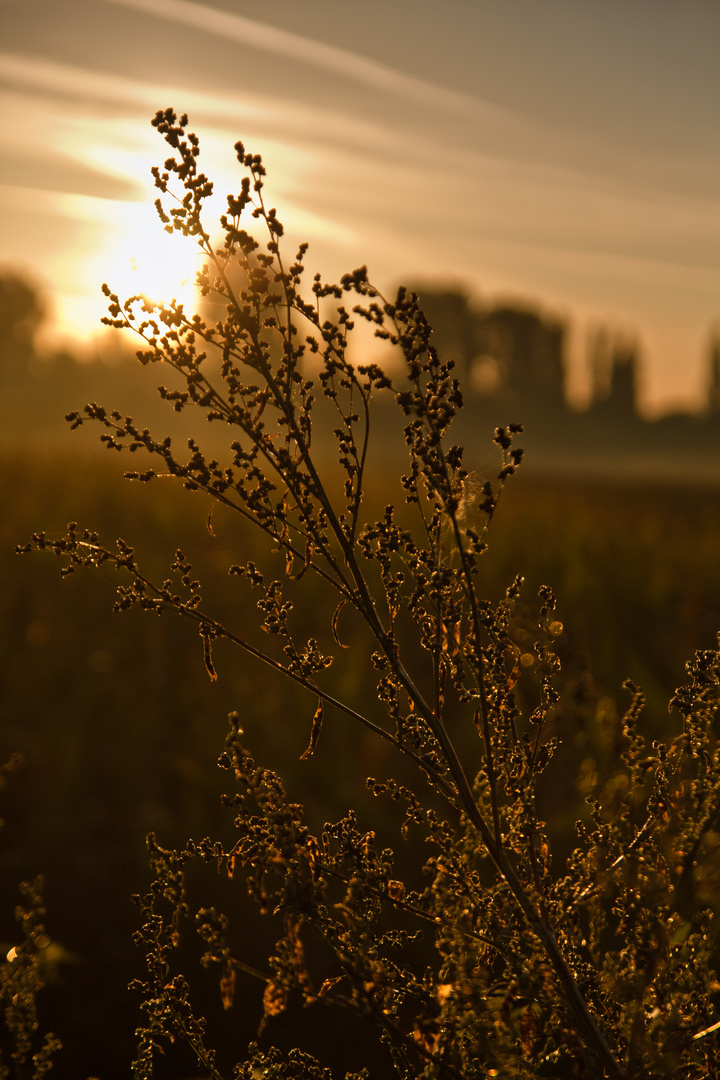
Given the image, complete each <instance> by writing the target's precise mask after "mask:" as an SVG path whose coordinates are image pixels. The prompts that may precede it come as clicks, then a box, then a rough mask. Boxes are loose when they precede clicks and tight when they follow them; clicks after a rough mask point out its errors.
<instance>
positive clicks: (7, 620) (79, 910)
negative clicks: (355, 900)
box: [0, 452, 720, 1080]
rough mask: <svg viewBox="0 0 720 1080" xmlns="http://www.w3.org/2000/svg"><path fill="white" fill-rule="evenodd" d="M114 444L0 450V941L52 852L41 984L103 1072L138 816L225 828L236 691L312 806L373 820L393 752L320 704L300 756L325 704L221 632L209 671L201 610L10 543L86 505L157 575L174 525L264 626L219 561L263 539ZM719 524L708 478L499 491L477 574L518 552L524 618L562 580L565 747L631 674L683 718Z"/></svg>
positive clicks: (113, 1032)
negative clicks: (129, 465) (225, 769)
mask: <svg viewBox="0 0 720 1080" xmlns="http://www.w3.org/2000/svg"><path fill="white" fill-rule="evenodd" d="M122 466H123V463H122V462H119V461H118V458H117V456H115V455H113V456H112V459H110V457H109V455H106V456H105V459H103V458H102V455H101V454H100V452H98V454H97V456H96V458H86V457H76V458H73V457H69V456H68V457H65V458H63V457H59V456H57V455H55V456H51V455H49V454H48V455H44V456H38V457H33V456H32V455H27V454H24V455H21V456H17V457H13V456H12V455H11V454H7V453H6V454H5V456H4V458H3V460H2V462H1V463H0V496H1V498H2V505H3V513H2V516H1V517H0V541H1V542H0V573H1V574H2V605H1V608H0V642H1V648H2V656H3V664H2V668H1V669H0V670H1V672H2V673H1V674H0V679H1V680H2V698H1V700H2V710H3V715H2V728H1V730H0V752H1V756H2V758H3V760H4V759H6V758H7V757H9V755H10V754H11V753H13V752H17V751H19V752H21V753H22V754H23V756H24V758H25V766H24V768H23V769H22V770H21V771H20V772H18V773H17V774H16V775H14V776H13V777H11V778H10V780H9V782H8V785H7V787H6V788H5V789H4V790H3V792H2V800H3V805H2V809H1V811H0V812H1V814H2V817H3V818H4V819H5V827H4V828H3V830H2V833H1V834H0V841H1V843H2V848H1V850H0V876H1V878H2V881H3V890H2V893H3V905H2V911H1V912H0V940H4V941H12V940H13V935H14V927H13V922H12V908H13V904H14V897H13V890H14V888H15V884H16V883H17V882H19V881H20V880H23V879H27V878H31V877H34V876H35V875H36V874H38V873H43V874H45V877H46V882H47V887H46V898H47V904H48V908H49V918H48V924H49V929H50V932H51V934H52V935H53V937H54V938H55V939H56V940H57V941H58V943H59V944H60V945H61V946H62V949H63V950H64V961H63V962H62V963H61V964H60V965H59V966H58V968H57V971H56V972H55V973H54V976H53V978H54V983H53V985H52V986H51V989H50V990H49V992H48V995H47V1000H46V1002H45V1008H46V1009H47V1012H48V1020H49V1022H50V1023H51V1024H52V1025H53V1026H54V1027H55V1029H56V1030H57V1031H58V1033H59V1034H60V1035H61V1037H62V1038H63V1041H64V1042H65V1043H66V1047H67V1049H66V1052H65V1054H64V1055H63V1057H62V1058H61V1059H60V1061H59V1062H58V1066H57V1075H58V1076H65V1075H67V1076H68V1077H70V1076H73V1077H77V1076H85V1075H98V1076H103V1077H104V1078H107V1080H113V1078H114V1077H115V1076H117V1077H120V1076H121V1075H123V1076H124V1075H126V1071H127V1062H128V1060H129V1057H130V1054H131V1047H132V1030H133V1026H134V1022H135V1012H134V1001H133V998H132V997H131V996H130V995H128V994H127V993H126V992H125V985H126V983H127V981H128V979H130V978H131V977H132V976H133V975H139V974H141V972H140V970H139V966H138V961H137V959H136V957H135V954H134V949H133V945H132V943H131V934H132V931H133V929H134V928H135V926H136V921H135V920H136V916H135V910H134V908H133V906H132V905H131V903H130V900H129V896H130V894H131V893H132V892H134V891H140V890H142V889H143V888H144V886H145V884H146V881H147V873H146V868H145V851H144V837H145V834H146V833H147V832H148V831H149V830H151V829H152V830H155V831H156V832H157V833H158V836H159V838H160V839H161V841H162V842H172V843H177V842H182V841H184V840H185V839H186V838H187V837H188V836H191V835H192V836H195V837H201V836H204V835H213V836H218V835H222V834H223V830H226V831H228V832H229V831H230V830H229V829H228V826H229V822H227V821H226V814H225V813H224V812H223V811H222V810H221V808H220V805H219V795H220V793H221V791H222V787H223V778H222V776H221V774H220V773H219V770H218V769H217V768H216V764H215V763H216V759H217V756H218V754H219V752H220V750H221V749H222V742H223V737H224V733H225V728H226V715H227V713H228V712H229V711H230V710H231V709H238V710H239V711H240V712H241V715H242V717H243V724H244V727H245V729H246V732H247V739H248V745H249V747H250V749H251V750H252V752H253V753H254V755H255V756H256V758H258V759H259V760H260V761H262V762H264V763H267V764H268V765H270V766H271V767H274V768H276V769H277V770H278V771H279V772H280V773H281V775H282V776H283V778H284V779H285V780H286V782H287V784H288V787H289V789H290V791H291V792H294V793H296V795H297V797H298V798H299V799H300V798H302V800H303V801H304V802H305V803H306V807H307V810H308V817H309V819H310V821H311V823H312V822H322V821H325V820H328V819H330V818H333V817H334V816H337V815H339V814H341V813H343V812H344V811H346V810H347V809H348V807H349V806H351V805H354V806H359V809H360V812H361V813H362V814H363V815H364V816H365V821H366V823H367V824H368V825H369V827H375V828H378V829H379V830H380V831H381V830H382V828H383V822H382V820H380V819H379V818H378V814H379V810H378V807H377V805H375V804H373V803H372V802H370V801H369V799H368V798H365V797H364V796H363V780H364V777H365V775H367V774H368V773H373V774H374V775H378V776H379V775H382V773H383V770H386V769H388V768H389V767H390V766H389V764H388V762H387V759H386V756H385V755H386V751H385V750H384V749H383V748H382V747H380V746H378V745H377V744H376V743H375V742H374V741H372V740H369V739H367V738H366V737H365V736H364V735H363V734H362V732H359V731H356V730H355V729H354V728H353V727H352V726H350V725H349V724H348V723H347V722H346V721H345V720H343V719H342V718H333V722H332V723H329V724H328V723H326V725H325V730H324V731H323V736H322V741H321V745H320V749H319V752H318V754H317V755H316V756H315V757H314V758H312V759H311V760H309V761H306V762H300V761H299V758H300V755H301V754H302V752H303V750H304V749H305V747H306V745H307V740H308V734H309V728H310V718H311V716H312V712H313V702H312V701H308V699H307V697H306V696H304V695H303V693H302V692H301V691H299V690H296V689H294V688H293V687H292V686H288V685H284V684H278V683H277V682H276V681H275V679H274V678H273V677H272V675H271V673H266V672H265V670H264V669H261V668H259V667H257V666H255V665H253V664H252V663H251V662H250V661H249V660H247V659H245V658H244V657H243V656H241V655H239V654H237V653H233V652H231V651H230V650H229V649H228V648H224V647H222V644H221V645H218V646H217V647H216V654H215V663H216V667H217V669H218V673H219V679H218V682H217V683H211V682H210V681H209V680H208V678H207V674H206V672H205V669H204V665H203V656H202V647H201V642H200V639H199V638H198V636H197V633H196V631H195V630H194V628H193V627H192V626H190V625H189V624H187V622H183V621H182V620H181V619H180V618H176V617H173V616H172V615H166V616H163V617H162V618H161V619H157V618H155V617H150V616H145V617H143V616H142V615H141V614H139V613H137V612H131V613H129V614H125V615H119V616H118V615H113V614H112V613H111V608H112V604H113V600H114V589H115V586H116V584H117V582H116V581H115V580H114V578H113V576H112V574H111V573H110V572H109V571H107V572H106V571H103V572H94V571H93V572H88V573H87V574H76V575H73V576H71V577H70V578H69V579H67V580H61V578H60V576H59V573H58V571H59V569H60V566H59V564H58V562H57V560H55V559H53V558H52V557H51V556H49V555H48V556H47V557H42V556H41V555H31V556H24V557H22V558H19V557H18V556H17V555H15V553H14V548H15V545H16V544H17V543H18V542H22V541H24V540H25V539H27V538H28V536H29V534H30V533H31V532H32V531H34V530H36V529H45V530H46V531H47V532H48V534H55V533H61V532H62V531H63V529H64V527H65V524H66V523H67V522H68V521H69V520H76V521H78V522H79V523H80V524H81V525H88V526H91V527H93V528H97V529H98V530H99V531H100V532H101V535H102V536H104V537H105V538H106V539H108V540H110V539H112V538H113V537H115V536H122V537H123V538H124V539H125V540H126V541H128V542H130V543H133V544H134V545H135V546H136V547H137V550H138V557H139V559H140V561H141V563H142V564H143V565H144V566H146V567H147V569H148V570H149V571H150V572H151V576H153V575H154V576H155V577H156V578H158V579H160V578H162V577H164V576H166V570H167V567H168V566H169V564H170V562H171V561H172V558H173V555H174V551H175V548H176V547H177V546H178V544H181V545H182V546H183V549H184V550H185V552H186V554H187V555H188V556H189V557H190V558H191V560H192V561H193V563H194V564H195V565H196V567H197V569H198V572H199V573H200V575H201V577H202V578H203V579H204V580H205V582H206V589H205V594H206V598H207V604H208V607H212V609H213V610H217V611H219V612H220V613H221V614H222V615H223V617H225V618H226V619H228V620H229V621H230V622H231V623H232V625H234V626H237V627H239V628H240V629H243V628H247V627H252V626H253V625H254V619H255V615H256V612H255V611H254V607H253V601H252V600H251V599H250V597H249V595H248V593H247V591H246V590H244V589H243V588H242V587H241V586H240V585H238V584H236V579H228V577H227V566H228V565H229V564H230V563H231V562H234V561H238V560H239V559H247V558H251V557H257V559H258V561H260V560H261V559H262V558H263V557H265V552H264V551H263V549H262V547H258V541H257V539H255V538H253V537H251V536H248V535H245V534H243V532H242V531H241V530H240V531H238V529H237V527H236V525H235V524H234V523H233V522H232V521H231V520H230V519H229V518H227V516H224V515H223V514H222V513H218V514H216V515H215V516H214V518H213V531H214V533H215V536H211V535H210V533H209V532H208V530H207V529H206V527H205V521H206V515H207V510H208V507H207V504H206V503H205V502H204V501H203V498H202V497H201V496H198V495H194V496H190V495H188V494H187V493H184V492H182V491H175V490H173V489H172V488H171V487H169V486H164V485H163V484H161V483H156V484H152V485H129V484H128V483H127V482H124V481H122V480H121V479H120V474H121V472H122ZM375 485H376V486H377V488H378V494H382V492H381V490H380V489H379V481H375ZM719 541H720V499H719V498H718V491H717V489H711V488H700V487H686V488H680V487H662V486H659V485H655V486H653V487H646V488H641V487H639V486H634V487H631V486H624V485H623V484H622V483H620V482H618V483H610V482H604V483H600V482H595V483H589V482H587V483H580V482H570V481H567V482H561V481H550V480H542V479H539V478H535V479H533V478H532V476H528V477H527V478H526V479H524V478H523V477H522V474H521V475H520V476H519V477H518V479H517V482H516V483H514V484H511V485H510V486H509V488H508V490H507V491H506V492H505V493H504V495H503V498H502V501H501V503H500V505H499V508H498V511H497V515H496V519H495V521H494V522H493V526H492V529H491V533H490V551H489V553H488V555H487V559H486V564H485V575H486V578H485V585H486V593H487V595H488V596H489V597H490V598H495V597H499V596H501V595H502V593H503V592H504V589H505V587H506V586H507V585H508V584H509V582H510V581H511V580H512V579H513V577H514V576H515V574H517V573H523V574H524V575H525V577H526V589H525V592H524V602H525V604H526V605H527V608H526V610H527V618H528V620H532V613H533V605H534V597H535V596H536V592H537V588H538V586H539V585H541V584H550V585H552V586H553V587H554V589H555V592H556V594H557V597H558V618H559V619H560V620H561V621H562V623H563V625H564V633H563V635H562V638H561V655H562V659H563V674H562V675H561V676H560V678H559V686H560V688H561V689H562V691H563V696H562V699H561V704H560V707H559V709H558V716H557V720H556V723H557V727H558V732H559V733H560V734H562V735H563V736H564V737H565V740H566V744H567V750H566V751H565V752H564V755H563V754H561V755H560V757H559V759H558V763H557V765H556V766H555V767H554V768H556V770H564V769H567V768H570V767H573V768H576V767H577V766H578V765H582V763H583V762H585V761H592V756H593V754H594V753H595V752H596V751H595V750H594V749H593V747H594V746H595V739H596V732H597V728H598V725H599V724H601V723H602V719H603V717H605V716H607V714H608V712H609V711H613V710H615V709H616V708H622V705H623V693H622V691H621V689H620V686H621V683H622V680H623V679H624V678H626V677H630V678H632V679H633V680H634V681H635V682H637V683H639V684H640V685H641V686H642V687H643V688H644V689H645V691H646V693H647V696H648V710H647V725H648V729H649V730H650V731H656V732H657V733H658V734H660V733H663V732H665V731H667V730H669V726H670V725H672V724H673V723H674V722H675V721H674V719H673V718H672V717H670V716H669V715H668V711H667V701H668V698H669V696H670V694H671V692H672V690H673V689H674V687H675V686H676V685H678V683H679V682H681V681H682V679H683V675H684V663H685V661H686V660H687V659H689V657H690V656H691V655H692V653H693V651H694V650H695V649H698V648H710V647H712V646H713V645H714V644H715V641H716V635H717V632H718V630H720V559H718V550H719ZM309 587H310V589H311V592H310V593H309V594H307V595H306V597H305V602H304V604H303V606H302V609H301V611H300V618H301V619H302V620H303V621H304V623H305V630H306V632H307V633H317V636H318V637H320V638H321V641H322V639H323V638H325V639H327V637H328V627H327V624H325V625H322V626H318V627H316V622H317V620H318V618H319V617H322V618H324V617H325V616H326V615H328V614H329V613H328V612H327V611H325V605H324V604H323V602H322V600H321V598H320V597H319V596H318V597H315V595H314V594H313V593H312V586H309ZM248 632H250V631H248ZM356 632H357V633H359V632H360V631H359V630H357V631H356V629H355V628H354V627H353V626H352V623H351V621H350V620H348V623H347V625H343V626H342V627H341V634H342V635H343V636H344V637H345V638H346V640H347V641H348V643H350V645H351V646H352V645H353V644H354V643H355V641H356V638H355V637H354V635H355V634H356ZM348 657H350V658H351V659H352V657H353V649H352V647H351V648H350V650H349V651H348V652H347V653H343V654H342V656H341V657H340V658H339V660H338V662H337V664H336V665H335V667H334V668H333V669H331V670H332V675H331V678H332V679H333V680H334V683H333V687H334V689H336V690H337V691H338V692H342V693H343V694H344V695H345V696H346V697H349V698H350V699H353V698H354V699H356V700H357V701H358V702H359V703H362V704H364V705H365V707H366V708H368V709H370V710H372V701H373V689H372V684H371V683H368V679H367V676H366V673H365V672H363V671H362V670H359V669H357V668H356V667H354V666H353V664H352V662H351V659H350V660H348ZM529 692H530V691H529ZM461 738H462V737H461ZM468 745H469V744H468ZM470 752H471V750H470ZM328 763H330V765H329V767H328ZM392 766H393V768H394V767H395V762H393V763H392ZM588 767H590V766H588ZM550 776H551V780H553V790H552V792H551V791H548V808H547V809H548V819H549V820H550V823H551V825H552V824H553V822H554V823H555V828H556V829H557V830H558V831H562V830H567V829H568V827H569V826H571V824H572V820H574V817H575V816H576V814H577V813H578V812H579V810H578V808H580V809H581V808H582V791H579V790H578V789H577V788H576V787H575V786H574V784H572V783H571V784H566V785H565V787H563V785H562V784H558V783H557V781H558V778H560V779H562V776H561V775H560V774H559V773H558V772H557V771H556V772H555V773H552V772H551V774H550ZM308 793H310V794H309V796H308ZM358 793H360V795H359V796H358ZM238 902H240V901H238ZM268 932H269V931H268ZM248 950H249V957H248V958H249V960H250V962H252V961H253V958H255V959H256V960H257V962H258V963H261V962H262V959H263V938H262V934H258V933H256V931H255V929H253V930H251V931H250V933H249V939H248ZM265 955H266V954H265ZM248 995H249V996H248V1007H247V1009H246V1010H244V1020H243V1023H244V1025H245V1027H246V1028H247V1032H245V1033H240V1036H239V1037H244V1035H245V1034H247V1036H248V1037H250V1036H251V1035H252V1034H253V1031H254V1028H255V1027H256V1026H257V1022H258V1020H259V1017H260V1012H261V1010H260V1005H259V1002H258V1000H257V999H258V996H259V995H258V992H257V990H256V989H255V988H254V987H253V986H250V985H249V986H248ZM235 1034H237V1033H235Z"/></svg>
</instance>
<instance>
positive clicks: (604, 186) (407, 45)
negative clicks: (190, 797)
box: [0, 0, 720, 413]
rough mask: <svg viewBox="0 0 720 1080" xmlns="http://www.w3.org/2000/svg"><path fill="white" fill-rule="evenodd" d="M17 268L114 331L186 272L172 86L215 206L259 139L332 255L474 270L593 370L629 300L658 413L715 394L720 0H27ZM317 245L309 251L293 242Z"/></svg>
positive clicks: (10, 234)
mask: <svg viewBox="0 0 720 1080" xmlns="http://www.w3.org/2000/svg"><path fill="white" fill-rule="evenodd" d="M0 41H1V42H2V45H0V131H1V137H2V146H3V161H2V165H1V167H0V212H1V220H2V232H1V233H0V236H1V237H2V239H1V240H0V265H1V266H2V268H4V269H9V268H21V269H22V270H23V271H24V272H26V273H27V274H28V275H29V276H30V277H31V278H32V279H33V280H35V281H36V282H37V283H38V284H40V285H41V286H42V287H43V288H45V289H46V290H47V292H48V294H49V298H50V303H51V311H52V319H51V322H50V323H49V324H48V328H47V329H48V335H49V337H52V338H55V339H57V338H65V339H66V340H68V339H69V340H72V341H77V340H84V341H86V342H87V341H89V340H91V339H92V338H93V337H94V336H95V335H96V334H97V332H98V322H99V318H100V316H101V315H102V314H103V313H104V301H103V297H102V295H101V293H100V285H101V283H102V282H103V281H104V280H107V281H108V283H109V284H110V285H111V287H112V288H113V289H115V290H116V291H117V292H119V293H121V294H122V293H124V292H131V291H140V288H135V283H138V285H139V284H142V288H143V289H146V290H147V291H150V292H153V291H155V292H156V293H157V294H158V295H163V293H164V292H165V291H167V290H170V291H177V289H178V288H179V285H178V281H179V279H181V278H182V277H183V276H184V275H187V274H190V273H191V272H192V268H193V256H192V253H187V254H186V253H185V251H184V250H182V249H180V248H177V247H176V246H175V245H174V240H175V239H176V238H167V237H166V235H165V234H164V233H163V231H162V227H161V225H160V224H159V222H157V220H156V219H155V217H154V210H153V208H152V202H153V200H154V198H155V195H156V192H155V191H154V190H153V187H152V180H151V179H150V176H149V170H150V167H151V165H153V164H157V163H161V162H162V160H163V159H164V156H165V154H164V144H163V143H162V142H161V140H160V138H159V136H158V135H157V133H156V132H155V131H154V130H153V129H152V128H151V126H150V122H149V121H150V118H151V117H152V115H153V114H154V113H155V111H156V110H157V109H159V108H165V107H166V106H168V105H172V107H174V108H175V109H177V111H178V112H182V111H186V112H188V113H189V114H190V120H191V126H192V128H193V129H194V130H196V131H197V133H198V135H199V136H200V140H201V148H202V157H201V162H202V167H203V169H204V171H205V172H206V173H207V174H208V175H209V176H210V178H211V179H213V180H214V181H215V184H216V193H217V199H216V201H215V205H214V207H213V209H214V210H215V211H216V212H218V213H221V212H222V211H223V209H224V206H225V198H224V197H225V195H226V194H227V193H228V192H236V191H237V190H238V188H239V184H240V178H241V174H240V172H239V170H238V168H237V166H236V163H235V155H234V151H233V143H234V142H235V140H236V139H238V138H241V139H242V140H243V141H244V142H245V144H246V147H247V148H248V149H249V150H251V151H252V152H259V153H261V154H262V155H263V158H264V160H265V162H266V165H267V167H268V171H269V177H268V183H267V188H266V191H267V194H268V198H269V200H270V201H271V202H272V204H273V205H276V206H277V208H278V214H279V217H280V219H281V220H282V221H283V222H284V223H285V225H286V227H287V231H288V233H289V238H288V242H289V244H290V245H292V246H293V248H294V246H295V245H296V244H297V243H298V242H299V241H300V240H305V239H307V240H309V241H310V243H311V250H310V255H309V264H310V267H311V269H312V271H313V272H314V271H315V270H319V271H321V272H322V274H323V276H324V277H326V278H331V279H332V278H337V277H339V276H340V275H341V274H342V273H344V272H345V271H347V270H350V269H352V268H354V267H355V266H357V265H360V264H362V263H367V264H368V266H369V269H370V274H371V277H372V279H373V280H374V281H376V282H377V283H378V284H379V285H380V286H381V287H382V288H385V289H391V288H392V287H394V286H396V285H397V284H398V283H400V282H401V281H409V282H412V283H418V282H423V281H425V282H432V283H434V284H437V283H441V282H446V281H447V282H450V283H452V284H457V285H460V286H463V287H465V288H466V289H467V290H468V291H469V292H470V293H471V294H472V295H473V296H475V297H477V298H478V300H480V301H483V300H485V301H492V300H496V299H498V298H501V297H502V298H503V299H506V298H513V299H523V300H527V301H531V302H534V303H537V304H539V305H540V306H541V307H542V308H544V309H546V310H548V311H549V312H552V313H554V314H559V315H561V316H564V317H566V318H567V319H568V320H569V321H570V325H571V331H572V332H571V336H570V345H571V355H570V360H571V367H570V373H569V374H570V381H569V389H570V391H571V394H572V395H573V396H574V397H575V399H576V400H578V401H582V398H583V394H584V393H585V391H586V387H587V371H586V360H585V351H584V350H585V341H586V338H587V334H588V333H589V332H590V330H591V329H592V328H593V327H594V326H597V325H598V324H599V323H606V324H608V325H609V326H610V327H612V328H616V329H618V330H619V331H623V332H627V333H630V334H632V335H636V336H637V338H638V340H639V342H640V346H641V355H642V357H643V361H644V366H643V369H642V393H643V406H644V408H645V410H646V411H647V412H648V413H657V412H659V411H663V410H666V409H669V408H681V407H687V408H697V407H699V406H700V405H701V404H702V400H703V394H704V391H705V385H706V378H707V373H706V362H707V361H706V354H707V347H708V341H709V336H710V332H711V330H712V329H713V327H720V124H719V123H718V119H719V118H720V108H719V106H720V66H719V65H718V64H717V42H718V41H720V6H718V5H717V4H716V3H714V2H703V0H688V2H686V3H683V4H681V5H671V4H666V3H664V2H660V3H658V2H657V0H635V2H634V3H633V4H632V5H620V4H616V3H609V4H597V5H594V4H588V5H583V4H580V5H578V4H577V3H575V2H573V0H544V2H543V3H542V4H537V2H536V0H522V2H520V0H503V2H502V3H501V2H500V0H493V2H484V0H477V3H473V4H470V3H468V2H466V0H448V2H446V3H445V4H443V5H439V4H434V3H433V4H430V3H427V4H425V3H418V2H415V3H410V2H405V0H401V2H398V3H396V4H394V5H387V4H382V3H380V2H379V0H378V2H375V0H372V2H368V3H357V4H353V5H342V4H337V3H330V2H326V0H317V2H309V3H304V4H301V5H297V4H291V3H288V2H285V0H279V2H277V3H275V4H273V5H272V7H271V8H268V9H267V10H266V9H263V8H257V6H255V5H250V4H247V3H242V2H232V0H213V2H212V3H203V2H200V0H64V2H63V3H62V4H58V3H56V2H52V0H0ZM293 254H294V250H293Z"/></svg>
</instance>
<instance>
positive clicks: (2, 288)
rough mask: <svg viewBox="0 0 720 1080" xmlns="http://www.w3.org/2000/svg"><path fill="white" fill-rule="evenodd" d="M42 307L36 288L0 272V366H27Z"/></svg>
mask: <svg viewBox="0 0 720 1080" xmlns="http://www.w3.org/2000/svg"><path fill="white" fill-rule="evenodd" d="M45 314H46V307H45V304H44V302H43V300H42V297H41V295H40V292H39V291H38V289H37V288H36V287H35V286H34V285H32V284H31V283H30V282H29V281H27V280H26V279H25V278H22V277H20V276H19V275H18V274H15V273H13V272H12V271H10V272H5V273H0V366H1V367H2V368H8V367H14V366H15V365H16V364H18V363H22V364H27V362H28V360H29V359H30V357H31V356H32V355H33V352H34V338H35V334H36V333H37V331H38V329H39V328H40V326H41V325H42V323H43V321H44V319H45Z"/></svg>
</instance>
